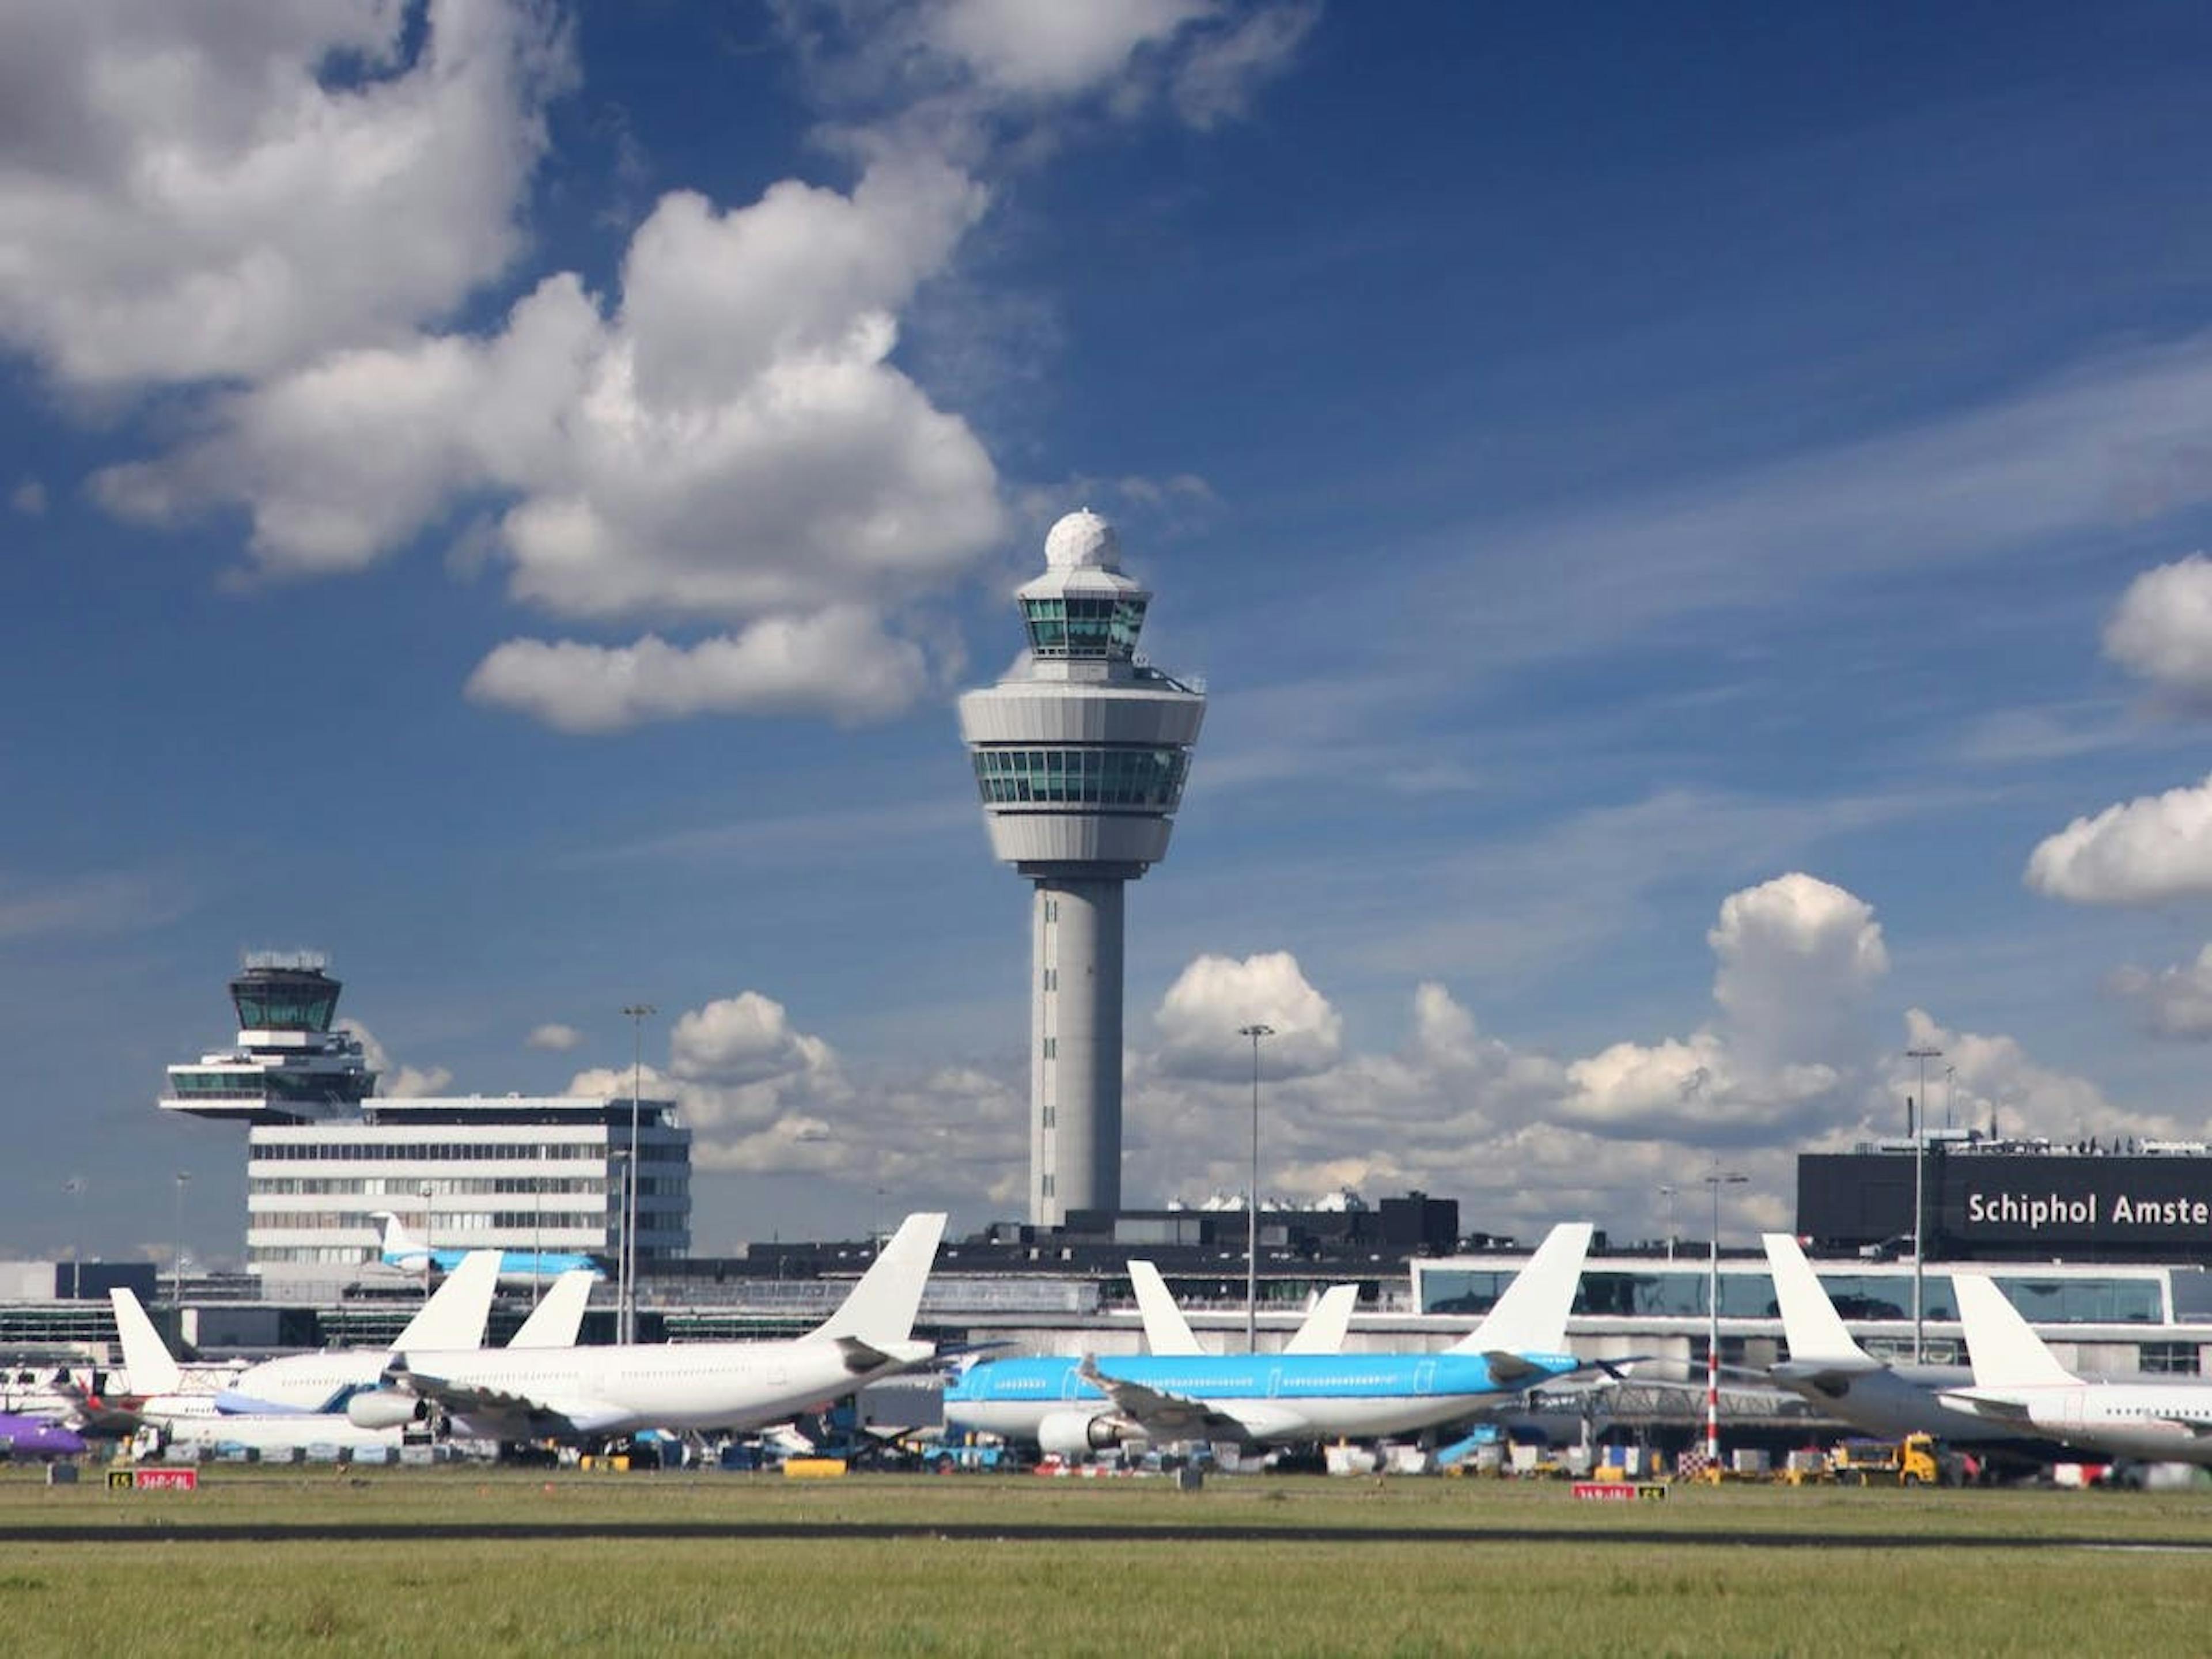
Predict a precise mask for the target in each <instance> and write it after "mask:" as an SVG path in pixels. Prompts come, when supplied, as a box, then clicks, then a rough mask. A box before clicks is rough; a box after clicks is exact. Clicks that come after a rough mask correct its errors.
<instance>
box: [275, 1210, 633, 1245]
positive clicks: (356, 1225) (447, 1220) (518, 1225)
mask: <svg viewBox="0 0 2212 1659" xmlns="http://www.w3.org/2000/svg"><path fill="white" fill-rule="evenodd" d="M252 1225H253V1227H255V1228H257V1229H264V1230H267V1231H278V1232H317V1231H323V1230H325V1229H330V1228H339V1227H343V1228H346V1229H349V1230H350V1231H354V1232H359V1231H362V1229H363V1228H365V1227H368V1226H369V1225H371V1224H370V1222H369V1219H368V1217H367V1216H365V1215H363V1214H362V1212H360V1211H359V1210H261V1211H257V1212H255V1213H254V1215H253V1217H252ZM416 1225H417V1226H418V1227H419V1228H422V1229H423V1230H424V1231H429V1232H431V1233H432V1234H434V1235H435V1237H433V1238H432V1239H430V1240H427V1241H425V1242H427V1243H436V1242H438V1240H440V1239H442V1238H443V1237H445V1236H447V1235H448V1234H451V1233H457V1232H484V1231H490V1230H492V1229H495V1228H499V1229H505V1230H507V1231H518V1232H529V1231H533V1230H535V1229H539V1228H550V1229H553V1230H556V1231H558V1230H560V1229H562V1228H581V1229H583V1230H584V1231H588V1232H598V1231H600V1230H601V1229H602V1228H603V1227H605V1225H607V1212H605V1210H547V1211H545V1212H543V1213H542V1214H541V1213H540V1212H538V1211H536V1210H437V1211H434V1212H432V1213H431V1214H430V1216H429V1218H428V1220H427V1221H423V1220H420V1219H418V1221H417V1223H416Z"/></svg>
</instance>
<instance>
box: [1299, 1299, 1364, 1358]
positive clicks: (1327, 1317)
mask: <svg viewBox="0 0 2212 1659" xmlns="http://www.w3.org/2000/svg"><path fill="white" fill-rule="evenodd" d="M1358 1300H1359V1286H1358V1285H1330V1286H1329V1287H1328V1289H1327V1290H1325V1291H1322V1293H1321V1300H1320V1301H1318V1302H1316V1303H1315V1304H1313V1311H1312V1312H1310V1313H1309V1314H1308V1315H1307V1316H1306V1322H1305V1323H1304V1324H1303V1325H1301V1326H1299V1327H1298V1328H1297V1330H1295V1331H1293V1332H1291V1340H1289V1341H1287V1342H1285V1344H1283V1352H1285V1353H1342V1352H1344V1334H1345V1333H1346V1331H1348V1330H1350V1329H1351V1328H1352V1304H1353V1303H1355V1302H1357V1301H1358Z"/></svg>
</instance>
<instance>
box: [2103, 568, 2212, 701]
mask: <svg viewBox="0 0 2212 1659" xmlns="http://www.w3.org/2000/svg"><path fill="white" fill-rule="evenodd" d="M2105 654H2106V656H2108V657H2110V658H2111V659H2112V660H2113V661H2114V662H2116V663H2118V664H2119V665H2121V666H2122V667H2124V668H2125V669H2127V670H2129V671H2130V672H2132V673H2135V674H2137V675H2140V676H2141V677H2142V678H2144V679H2147V680H2148V681H2150V682H2151V683H2152V684H2154V685H2156V686H2158V687H2160V689H2161V690H2166V691H2170V692H2173V693H2176V694H2179V696H2183V697H2185V698H2186V699H2188V700H2190V701H2191V702H2203V701H2205V700H2207V699H2212V560H2208V559H2207V558H2205V556H2203V554H2202V553H2192V554H2191V555H2190V556H2188V557H2187V558H2185V559H2182V560H2179V561H2178V562H2175V563H2172V564H2165V565H2160V566H2159V567H2158V568H2156V569H2155V570H2147V571H2145V572H2144V573H2143V574H2142V575H2140V576H2137V577H2136V579H2135V580H2133V581H2132V582H2130V583H2129V584H2128V590H2127V592H2125V593H2124V594H2122V595H2121V596H2120V602H2119V604H2118V605H2117V606H2116V607H2115V608H2114V609H2113V611H2112V617H2111V619H2110V620H2109V621H2107V622H2106V624H2105Z"/></svg>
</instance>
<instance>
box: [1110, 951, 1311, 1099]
mask: <svg viewBox="0 0 2212 1659" xmlns="http://www.w3.org/2000/svg"><path fill="white" fill-rule="evenodd" d="M1153 1022H1154V1024H1156V1025H1157V1026H1158V1029H1159V1033H1160V1037H1161V1042H1162V1046H1161V1049H1160V1057H1161V1062H1162V1064H1163V1065H1164V1066H1166V1067H1167V1069H1168V1070H1169V1071H1170V1072H1171V1073H1175V1074H1176V1075H1180V1076H1184V1077H1194V1078H1229V1077H1246V1078H1249V1076H1250V1075H1251V1072H1252V1051H1251V1045H1250V1041H1249V1039H1248V1038H1245V1037H1243V1036H1238V1035H1237V1032H1238V1030H1239V1028H1240V1027H1243V1026H1246V1025H1254V1024H1263V1025H1270V1026H1273V1028H1274V1035H1273V1036H1268V1037H1265V1038H1262V1039H1261V1042H1260V1071H1261V1076H1262V1077H1275V1078H1281V1077H1295V1076H1298V1075H1301V1074H1304V1073H1313V1072H1318V1071H1322V1070H1324V1069H1326V1068H1327V1067H1328V1066H1332V1065H1334V1064H1335V1063H1336V1060H1337V1058H1338V1056H1339V1054H1340V1052H1341V1049H1342V1044H1343V1030H1344V1022H1343V1020H1342V1018H1340V1016H1339V1015H1338V1013H1337V1012H1336V1010H1335V1009H1334V1008H1332V1007H1330V1006H1329V1004H1328V999H1327V998H1326V997H1324V996H1322V994H1321V993H1320V992H1318V991H1316V990H1315V989H1314V988H1313V987H1312V986H1310V985H1309V984H1307V983H1306V980H1305V975H1304V974H1303V973H1301V972H1300V971H1299V969H1298V963H1297V957H1293V956H1292V955H1291V953H1290V952H1289V951H1273V952H1269V953H1265V954H1262V955H1259V956H1252V957H1245V958H1244V959H1243V961H1241V962H1239V961H1237V960H1235V959H1234V958H1232V957H1212V956H1206V957H1199V958H1198V959H1197V960H1196V961H1195V962H1194V963H1191V964H1190V965H1189V966H1188V967H1187V968H1185V969H1183V970H1182V974H1180V975H1178V976H1177V977H1176V981H1175V983H1174V984H1173V985H1170V987H1168V991H1167V994H1166V996H1165V997H1164V998H1163V999H1162V1000H1161V1002H1160V1006H1159V1008H1158V1011H1157V1012H1155V1013H1154V1015H1153Z"/></svg>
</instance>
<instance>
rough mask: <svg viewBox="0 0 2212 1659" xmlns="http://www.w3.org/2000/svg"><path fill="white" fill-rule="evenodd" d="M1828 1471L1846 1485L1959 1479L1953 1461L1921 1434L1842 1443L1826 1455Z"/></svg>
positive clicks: (1915, 1483) (1932, 1439)
mask: <svg viewBox="0 0 2212 1659" xmlns="http://www.w3.org/2000/svg"><path fill="white" fill-rule="evenodd" d="M1828 1468H1829V1471H1830V1473H1832V1474H1834V1476H1835V1477H1836V1480H1837V1482H1838V1484H1839V1485H1842V1486H1955V1485H1957V1484H1958V1480H1959V1470H1958V1465H1957V1462H1956V1461H1955V1460H1954V1459H1953V1458H1952V1457H1951V1455H1949V1454H1948V1453H1946V1452H1942V1451H1939V1450H1937V1449H1936V1441H1935V1437H1933V1436H1931V1435H1925V1434H1909V1435H1907V1436H1905V1438H1904V1439H1902V1440H1846V1441H1844V1442H1842V1443H1840V1444H1838V1446H1837V1447H1836V1449H1835V1450H1833V1451H1832V1452H1830V1453H1829V1454H1828Z"/></svg>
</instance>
